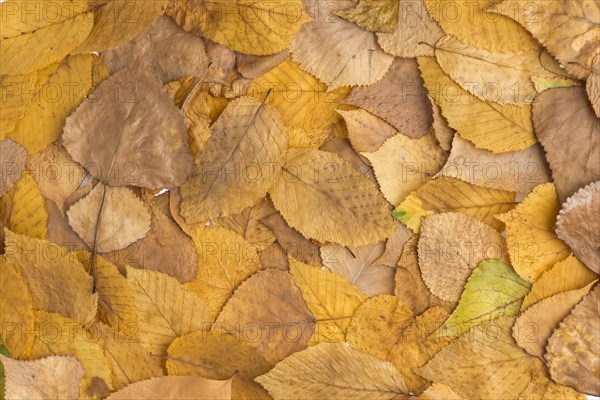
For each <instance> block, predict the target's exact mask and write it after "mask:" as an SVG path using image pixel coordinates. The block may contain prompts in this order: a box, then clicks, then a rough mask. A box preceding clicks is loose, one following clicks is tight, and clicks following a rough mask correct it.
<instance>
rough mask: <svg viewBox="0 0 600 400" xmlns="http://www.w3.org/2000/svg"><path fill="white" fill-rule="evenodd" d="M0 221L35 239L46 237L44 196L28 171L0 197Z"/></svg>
mask: <svg viewBox="0 0 600 400" xmlns="http://www.w3.org/2000/svg"><path fill="white" fill-rule="evenodd" d="M0 221H1V222H2V225H3V226H6V227H7V228H9V229H10V230H12V231H13V232H15V233H19V234H22V235H27V236H29V237H33V238H37V239H44V238H45V237H46V232H47V231H48V229H47V227H46V224H47V221H48V213H47V212H46V208H45V202H44V197H43V196H42V193H41V192H40V189H39V187H38V186H37V184H36V182H35V180H34V179H33V178H32V177H31V175H30V174H29V173H28V172H25V173H24V174H23V175H22V176H21V178H19V180H18V181H17V182H15V184H14V186H13V187H12V188H11V189H10V190H9V191H8V192H7V193H6V194H5V195H4V196H3V197H2V198H0Z"/></svg>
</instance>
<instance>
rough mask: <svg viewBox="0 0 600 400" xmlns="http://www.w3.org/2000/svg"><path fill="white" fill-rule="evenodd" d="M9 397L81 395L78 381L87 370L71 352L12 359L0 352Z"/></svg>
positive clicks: (74, 397) (58, 397) (63, 397)
mask: <svg viewBox="0 0 600 400" xmlns="http://www.w3.org/2000/svg"><path fill="white" fill-rule="evenodd" d="M0 361H1V362H2V364H3V365H4V371H5V372H4V373H5V376H6V387H5V393H6V397H7V398H9V399H34V398H35V399H37V398H46V399H69V400H71V399H72V400H77V399H78V398H79V385H80V380H81V378H82V377H83V374H84V373H85V371H84V370H83V367H82V366H81V363H80V362H79V361H77V359H76V358H75V357H72V356H52V357H46V358H42V359H40V360H35V361H17V360H12V359H10V358H8V357H5V356H3V355H1V354H0Z"/></svg>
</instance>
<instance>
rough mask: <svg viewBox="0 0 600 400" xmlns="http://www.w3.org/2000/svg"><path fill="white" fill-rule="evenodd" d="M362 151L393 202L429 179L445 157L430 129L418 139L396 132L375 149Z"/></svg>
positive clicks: (398, 201)
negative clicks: (371, 151)
mask: <svg viewBox="0 0 600 400" xmlns="http://www.w3.org/2000/svg"><path fill="white" fill-rule="evenodd" d="M362 154H363V156H365V157H366V158H368V159H369V161H370V162H371V165H372V166H373V170H374V171H375V176H376V177H377V182H379V187H380V188H381V192H382V193H383V195H384V196H385V198H386V200H387V201H389V202H390V203H392V204H400V203H401V202H402V201H403V200H404V199H405V198H406V196H408V195H409V194H410V192H412V191H414V190H417V189H418V188H419V187H421V185H423V184H424V183H425V182H427V181H428V180H429V179H431V177H433V175H435V174H436V173H437V172H438V171H439V170H440V169H441V168H442V165H443V163H444V161H445V158H446V157H445V154H444V152H443V150H442V149H441V147H440V146H439V145H438V144H437V141H436V139H435V136H434V134H433V132H431V131H430V133H429V134H428V135H425V136H423V137H421V138H419V139H411V138H409V137H408V136H405V135H403V134H401V133H399V134H397V135H396V136H393V137H391V138H389V139H387V140H386V141H385V143H383V144H382V145H381V147H379V149H377V151H375V152H373V153H362Z"/></svg>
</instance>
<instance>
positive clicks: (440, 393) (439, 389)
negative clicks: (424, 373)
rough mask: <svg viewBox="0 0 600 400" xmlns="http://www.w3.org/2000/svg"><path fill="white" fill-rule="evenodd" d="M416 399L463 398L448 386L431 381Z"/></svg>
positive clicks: (452, 399) (441, 399) (442, 399)
mask: <svg viewBox="0 0 600 400" xmlns="http://www.w3.org/2000/svg"><path fill="white" fill-rule="evenodd" d="M416 400H463V398H462V397H461V396H459V395H458V394H456V392H455V391H453V390H452V389H451V388H450V386H448V385H444V384H443V383H432V384H431V385H430V386H429V387H428V388H427V389H425V391H424V392H423V393H421V394H420V395H419V397H417V398H416Z"/></svg>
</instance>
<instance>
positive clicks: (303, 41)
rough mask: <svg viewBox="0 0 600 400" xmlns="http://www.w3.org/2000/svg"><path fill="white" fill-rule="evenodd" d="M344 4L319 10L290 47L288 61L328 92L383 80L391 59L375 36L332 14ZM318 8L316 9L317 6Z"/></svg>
mask: <svg viewBox="0 0 600 400" xmlns="http://www.w3.org/2000/svg"><path fill="white" fill-rule="evenodd" d="M347 4H348V2H345V3H344V2H338V4H336V6H337V7H326V8H325V9H324V10H319V11H320V12H319V15H318V16H317V15H315V16H314V17H315V20H314V21H312V22H309V23H308V24H306V25H304V26H303V27H302V29H300V32H298V35H296V37H295V38H294V40H293V41H292V44H291V45H290V52H291V53H292V59H293V60H294V61H296V62H297V63H298V64H300V67H301V68H302V69H303V70H305V71H307V72H309V73H310V74H312V75H314V76H315V77H317V79H319V80H320V81H321V82H323V83H325V84H326V85H327V87H328V88H329V89H336V88H338V87H340V86H356V85H359V86H362V85H372V84H374V83H375V82H377V81H379V80H380V79H382V78H383V76H384V75H385V73H386V72H387V70H388V69H389V68H390V66H391V65H392V61H393V60H394V57H393V56H391V55H389V54H385V53H384V52H383V51H382V50H381V48H379V45H378V44H377V39H376V37H375V34H374V33H372V32H368V31H365V30H363V29H361V28H359V27H358V26H357V25H355V24H353V23H352V22H349V21H346V20H344V19H342V18H340V17H338V16H337V15H335V14H334V11H336V9H337V11H343V10H344V9H347V8H348V7H347V6H346V5H347ZM317 7H318V6H317Z"/></svg>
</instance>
